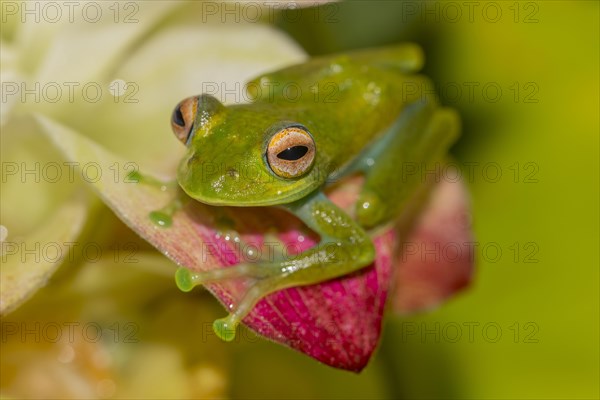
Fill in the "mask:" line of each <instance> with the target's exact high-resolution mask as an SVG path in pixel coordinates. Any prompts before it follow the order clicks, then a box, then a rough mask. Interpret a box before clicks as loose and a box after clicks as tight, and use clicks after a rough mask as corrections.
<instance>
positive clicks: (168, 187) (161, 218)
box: [128, 171, 184, 228]
mask: <svg viewBox="0 0 600 400" xmlns="http://www.w3.org/2000/svg"><path fill="white" fill-rule="evenodd" d="M128 178H129V179H131V180H133V181H134V182H136V183H141V184H143V185H147V186H151V187H154V188H156V189H158V190H160V191H161V192H169V193H173V199H172V200H171V201H170V202H169V203H168V204H167V205H165V206H164V207H162V208H161V209H159V210H154V211H151V212H150V213H149V214H148V218H150V220H151V221H152V222H153V223H154V224H155V225H158V226H160V227H163V228H167V227H169V226H171V224H172V222H173V214H175V212H177V210H179V209H181V207H182V206H183V197H184V195H183V192H182V191H181V190H179V185H178V184H177V181H176V180H173V181H169V182H164V181H161V180H159V179H156V178H154V177H152V176H149V175H142V174H141V173H140V172H139V171H132V172H131V173H130V174H129V176H128Z"/></svg>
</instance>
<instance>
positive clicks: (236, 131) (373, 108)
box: [177, 44, 459, 340]
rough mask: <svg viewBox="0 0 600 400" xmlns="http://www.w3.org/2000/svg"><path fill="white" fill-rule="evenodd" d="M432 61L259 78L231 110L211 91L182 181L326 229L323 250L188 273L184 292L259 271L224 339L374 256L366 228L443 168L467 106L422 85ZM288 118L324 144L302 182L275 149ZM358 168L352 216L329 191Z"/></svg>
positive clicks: (369, 58) (216, 197)
mask: <svg viewBox="0 0 600 400" xmlns="http://www.w3.org/2000/svg"><path fill="white" fill-rule="evenodd" d="M422 63H423V59H422V53H421V50H420V48H419V47H417V46H415V45H411V44H407V45H402V46H397V47H389V48H382V49H375V50H365V51H359V52H354V53H348V54H343V55H334V56H328V57H321V58H315V59H312V60H310V61H308V62H307V63H304V64H301V65H297V66H293V67H290V68H286V69H283V70H280V71H276V72H273V73H270V74H266V75H264V76H261V77H258V78H256V79H255V80H253V81H252V82H251V83H250V84H249V92H250V93H251V94H252V95H254V96H255V98H254V101H253V102H252V103H249V104H245V105H234V106H230V107H225V106H223V105H222V104H221V103H219V102H218V101H217V100H216V99H214V98H212V97H210V96H201V97H200V100H199V106H198V113H197V116H196V120H195V123H194V127H193V128H192V131H193V135H192V137H191V139H190V140H189V141H188V144H187V145H188V152H187V154H186V156H185V158H184V159H183V160H182V162H181V164H180V168H179V171H178V181H179V184H180V185H181V187H182V188H183V190H184V191H185V192H186V193H187V194H188V195H189V196H191V197H192V198H194V199H196V200H198V201H200V202H203V203H207V204H212V205H228V206H270V205H279V206H282V207H285V208H286V209H287V210H289V211H290V212H292V213H294V214H295V215H297V216H298V217H299V218H300V219H302V220H303V221H304V222H305V223H306V225H307V226H308V227H309V228H311V229H313V230H314V231H315V232H316V233H318V234H319V235H320V237H321V242H320V243H319V245H318V246H316V247H315V248H313V249H310V250H307V251H306V252H304V253H302V254H300V255H298V256H296V257H294V258H292V259H289V260H285V261H282V262H277V263H272V264H261V265H238V266H234V267H230V268H227V269H221V270H215V271H208V272H203V273H191V272H187V270H180V271H179V272H178V275H177V281H178V282H179V283H180V284H181V286H182V287H184V288H185V289H190V288H191V286H190V285H196V284H201V283H206V282H210V281H218V280H224V279H231V278H236V277H249V278H252V279H254V280H256V284H255V285H254V286H253V287H252V288H250V290H249V291H248V293H247V294H246V296H245V297H244V299H243V300H242V302H240V304H239V305H238V306H237V308H236V310H235V311H234V312H233V313H232V314H230V315H229V317H227V318H225V319H223V320H218V321H216V322H215V330H216V331H217V333H218V334H219V335H220V336H221V337H222V338H223V339H224V340H232V339H233V337H234V335H235V326H236V325H237V324H238V323H239V321H241V319H243V318H244V316H245V315H247V313H248V312H250V311H251V309H252V307H253V306H254V305H255V304H256V302H257V301H258V300H260V298H262V297H264V296H266V295H267V294H269V293H272V292H274V291H277V290H281V289H283V288H287V287H291V286H299V285H308V284H314V283H318V282H322V281H324V280H328V279H332V278H335V277H339V276H343V275H345V274H348V273H350V272H353V271H355V270H357V269H360V268H363V267H365V266H366V265H369V264H370V263H371V262H372V261H373V258H374V255H375V254H374V248H373V244H372V242H371V240H370V238H369V236H368V235H367V233H366V232H365V229H369V228H374V227H376V226H378V225H380V224H382V223H384V222H387V221H389V220H390V219H392V218H394V217H395V216H396V215H398V214H399V212H400V211H401V210H402V207H403V206H404V205H405V204H406V202H407V201H409V200H410V197H411V195H412V194H414V193H415V191H416V189H417V188H418V187H419V185H421V184H423V183H424V182H423V179H422V174H421V172H420V170H421V169H423V168H430V169H432V167H431V165H432V163H435V162H438V161H440V160H441V159H442V158H443V157H444V155H445V153H446V152H447V150H448V148H449V146H450V145H451V144H452V143H453V142H454V140H455V139H456V137H457V135H458V131H459V120H458V117H457V116H456V114H455V113H454V112H452V111H451V110H448V109H443V108H440V107H438V106H437V104H435V101H433V100H432V96H431V95H425V94H423V93H431V85H430V83H429V81H428V79H427V78H426V77H424V76H421V75H418V74H416V72H417V70H418V69H419V68H421V66H422ZM286 87H287V88H288V89H289V90H291V91H290V92H284V88H286ZM290 88H291V89H290ZM298 94H299V96H297V95H298ZM287 122H296V123H300V124H302V125H304V126H305V127H306V128H308V130H309V131H310V132H311V134H312V136H313V138H314V141H315V144H316V156H315V161H314V164H313V166H312V169H311V170H310V171H309V172H307V173H306V174H305V175H303V176H301V177H299V178H295V179H285V178H281V177H278V176H277V175H276V174H275V173H274V172H273V171H271V169H270V167H269V165H268V163H267V161H266V156H265V154H266V146H267V144H268V142H269V140H270V138H271V137H272V135H273V134H274V133H275V132H276V131H277V128H278V127H280V126H281V124H282V123H287ZM415 168H416V171H415ZM357 172H359V173H363V174H364V175H365V177H366V181H365V186H364V188H363V191H362V193H361V196H360V198H359V201H358V203H357V206H356V207H357V208H356V220H353V219H352V218H350V217H349V216H348V215H347V214H346V213H344V212H343V211H342V210H340V209H339V208H337V207H336V206H335V205H334V204H332V203H331V202H330V201H329V200H328V199H327V198H326V197H325V196H324V195H323V194H322V189H323V187H324V186H325V185H326V183H327V182H331V181H332V179H333V180H335V179H336V178H340V177H342V176H344V175H346V174H349V173H357ZM408 172H410V173H408Z"/></svg>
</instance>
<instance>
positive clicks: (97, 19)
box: [0, 0, 144, 24]
mask: <svg viewBox="0 0 600 400" xmlns="http://www.w3.org/2000/svg"><path fill="white" fill-rule="evenodd" d="M143 3H144V2H143V1H42V0H39V1H3V2H2V3H0V13H1V14H2V17H1V21H2V23H3V24H5V23H9V22H13V21H18V22H21V23H38V24H39V23H46V24H58V23H63V24H64V23H69V24H75V23H86V24H98V23H107V22H108V23H114V24H137V23H139V22H140V20H139V11H140V5H141V4H143Z"/></svg>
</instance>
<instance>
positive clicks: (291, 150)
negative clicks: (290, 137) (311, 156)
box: [277, 146, 308, 161]
mask: <svg viewBox="0 0 600 400" xmlns="http://www.w3.org/2000/svg"><path fill="white" fill-rule="evenodd" d="M307 152H308V147H306V146H293V147H288V148H287V149H285V150H284V151H282V152H281V153H279V154H277V158H281V159H282V160H287V161H296V160H299V159H301V158H302V157H304V155H305V154H306V153H307Z"/></svg>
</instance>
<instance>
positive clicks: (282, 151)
mask: <svg viewBox="0 0 600 400" xmlns="http://www.w3.org/2000/svg"><path fill="white" fill-rule="evenodd" d="M315 150H316V147H315V141H314V139H313V137H312V136H311V134H310V133H309V132H308V130H307V129H306V128H305V127H303V126H299V125H293V126H288V127H286V128H283V129H281V130H279V131H278V132H277V133H275V135H273V137H272V138H271V140H270V141H269V144H268V146H267V161H268V163H269V167H270V168H271V170H272V171H273V172H274V173H275V174H277V175H278V176H280V177H282V178H297V177H299V176H302V175H304V174H305V173H306V172H307V171H308V170H309V169H310V167H311V166H312V164H313V161H314V160H315Z"/></svg>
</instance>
